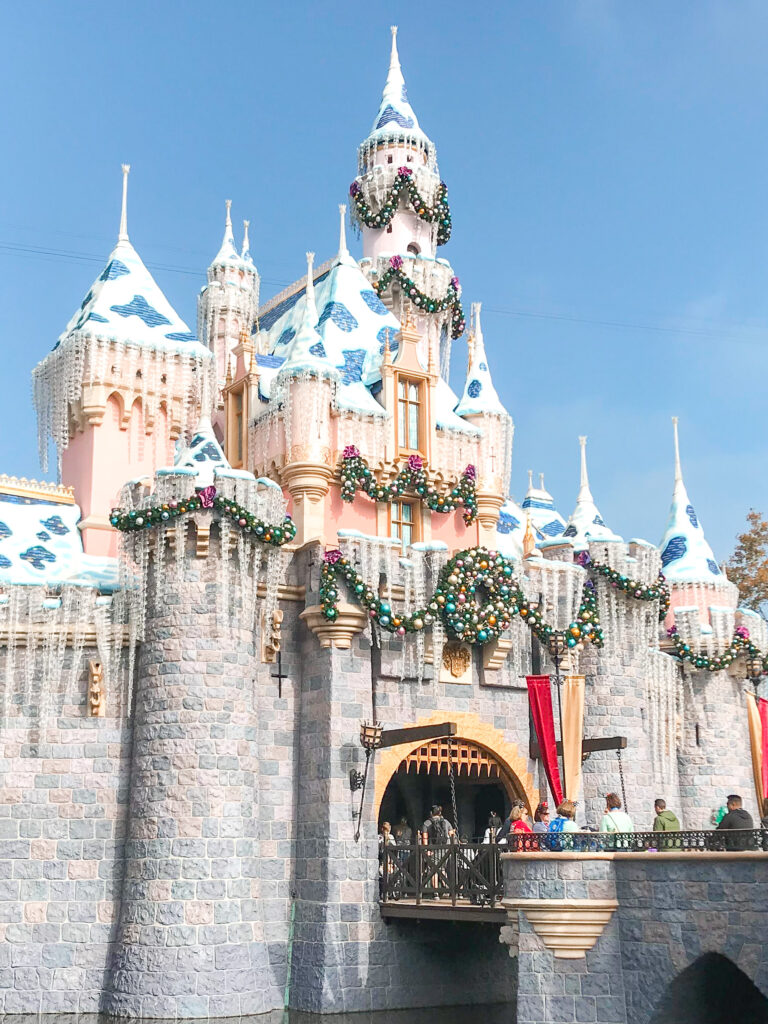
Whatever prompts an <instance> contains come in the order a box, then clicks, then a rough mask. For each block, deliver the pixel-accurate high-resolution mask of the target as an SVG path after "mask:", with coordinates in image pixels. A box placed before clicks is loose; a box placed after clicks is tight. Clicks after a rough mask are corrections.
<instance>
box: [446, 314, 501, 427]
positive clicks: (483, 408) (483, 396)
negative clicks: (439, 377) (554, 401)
mask: <svg viewBox="0 0 768 1024" xmlns="http://www.w3.org/2000/svg"><path fill="white" fill-rule="evenodd" d="M481 308H482V304H481V303H479V302H473V303H472V321H471V330H470V335H469V340H468V342H467V347H468V348H469V362H468V365H467V379H466V381H465V383H464V393H463V394H462V396H461V399H460V400H459V404H458V405H457V406H456V409H455V410H454V411H455V412H456V414H457V415H458V416H482V415H483V414H488V415H491V416H507V415H508V413H507V410H506V409H505V408H504V406H503V405H502V404H501V399H500V398H499V395H498V392H497V391H496V388H495V387H494V385H493V380H492V379H491V371H490V370H489V369H488V357H487V356H486V354H485V340H484V339H483V328H482V324H481V322H480V310H481Z"/></svg>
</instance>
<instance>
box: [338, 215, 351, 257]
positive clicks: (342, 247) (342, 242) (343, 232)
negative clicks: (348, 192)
mask: <svg viewBox="0 0 768 1024" xmlns="http://www.w3.org/2000/svg"><path fill="white" fill-rule="evenodd" d="M346 213H347V206H346V203H339V255H338V257H337V259H338V260H339V262H341V261H342V260H343V259H345V258H346V257H348V256H349V249H348V248H347V228H346V224H345V223H344V218H345V216H346Z"/></svg>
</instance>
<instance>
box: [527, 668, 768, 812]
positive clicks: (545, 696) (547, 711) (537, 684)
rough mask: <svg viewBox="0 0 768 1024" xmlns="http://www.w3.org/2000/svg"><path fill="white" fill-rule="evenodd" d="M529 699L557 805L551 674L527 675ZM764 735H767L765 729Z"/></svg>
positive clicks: (558, 784)
mask: <svg viewBox="0 0 768 1024" xmlns="http://www.w3.org/2000/svg"><path fill="white" fill-rule="evenodd" d="M525 681H526V682H527V683H528V701H529V703H530V705H531V715H532V716H533V728H534V729H535V730H536V739H537V740H538V741H539V750H540V751H541V760H542V762H543V764H544V771H545V772H546V775H547V782H548V783H549V788H550V789H551V790H552V795H553V796H554V798H555V806H558V805H559V804H561V803H562V802H563V787H562V784H561V782H560V768H559V767H558V764H557V742H556V740H555V718H554V714H553V712H552V691H551V689H550V685H549V676H526V677H525ZM766 703H767V704H768V702H766ZM763 735H766V731H765V730H764V732H763Z"/></svg>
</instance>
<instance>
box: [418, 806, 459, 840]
mask: <svg viewBox="0 0 768 1024" xmlns="http://www.w3.org/2000/svg"><path fill="white" fill-rule="evenodd" d="M421 831H422V832H423V833H424V842H425V843H427V844H428V845H429V846H442V845H445V844H447V843H449V842H450V841H451V832H452V831H453V829H452V828H451V825H450V822H448V821H447V820H446V819H445V818H444V817H443V808H442V807H441V806H440V804H434V806H433V807H432V811H431V813H430V816H429V817H428V818H427V820H426V821H425V822H424V824H423V825H422V827H421Z"/></svg>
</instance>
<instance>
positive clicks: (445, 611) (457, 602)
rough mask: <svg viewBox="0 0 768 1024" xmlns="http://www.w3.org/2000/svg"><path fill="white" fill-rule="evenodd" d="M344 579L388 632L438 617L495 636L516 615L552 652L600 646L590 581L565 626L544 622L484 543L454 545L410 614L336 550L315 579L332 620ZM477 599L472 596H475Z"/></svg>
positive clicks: (413, 628) (480, 635)
mask: <svg viewBox="0 0 768 1024" xmlns="http://www.w3.org/2000/svg"><path fill="white" fill-rule="evenodd" d="M339 580H343V581H344V582H345V583H346V584H347V586H348V587H349V589H350V591H351V592H352V595H353V596H354V598H355V600H356V601H357V602H358V603H359V604H360V605H362V606H363V607H364V608H366V609H367V610H368V614H369V616H370V618H371V619H372V620H373V621H375V622H376V623H378V625H379V626H380V627H381V628H382V629H383V630H384V631H385V632H389V633H396V634H397V635H398V636H405V634H406V633H418V632H420V631H421V630H423V629H424V628H425V627H427V626H430V625H432V623H434V621H435V619H436V618H439V619H440V620H441V621H442V622H443V624H444V625H445V628H446V631H447V633H448V635H449V636H450V637H451V638H452V639H455V640H461V641H464V642H466V643H471V644H487V643H491V642H492V641H493V640H496V639H497V638H498V637H499V636H501V634H502V633H503V632H504V631H505V630H506V629H508V628H509V625H510V622H511V620H512V619H513V618H514V616H515V615H519V616H520V617H521V618H522V619H523V620H524V621H525V622H526V623H527V625H528V626H529V628H530V630H531V632H532V633H533V634H534V635H535V636H536V637H537V638H538V640H539V642H540V643H542V644H543V645H544V646H545V647H547V648H548V649H549V650H550V651H551V652H552V653H555V652H558V651H559V653H561V654H562V652H563V651H564V650H565V649H568V648H573V647H576V645H577V644H579V643H591V644H593V645H594V646H596V647H602V644H603V632H602V629H601V627H600V617H599V613H598V609H597V599H596V595H595V589H594V584H593V583H592V581H591V580H587V581H586V583H585V585H584V591H583V593H582V601H581V606H580V608H579V613H578V615H577V617H576V619H575V620H574V621H573V622H572V623H571V624H570V625H569V626H568V628H567V629H565V630H556V629H554V627H552V626H550V625H549V624H548V623H546V622H544V620H543V619H542V617H541V612H540V611H539V610H538V609H537V608H535V607H533V606H532V605H531V603H530V602H529V601H528V600H527V599H526V597H525V594H524V593H523V591H522V589H521V587H520V584H519V583H518V582H517V580H516V579H515V577H514V570H513V566H512V562H511V561H510V560H509V559H508V558H505V557H504V555H501V554H499V553H498V552H496V551H489V550H488V549H487V548H480V547H477V548H469V549H468V550H466V551H459V552H458V553H457V554H456V555H454V556H453V558H451V559H450V560H449V561H448V562H446V564H445V565H444V566H443V568H442V569H441V570H440V575H439V577H438V585H437V588H436V589H435V592H434V593H433V594H432V597H431V598H430V599H429V601H428V603H427V605H426V607H424V608H419V609H417V610H416V611H414V612H411V613H410V614H407V613H397V612H396V611H393V609H392V607H391V606H390V605H389V603H388V602H387V601H383V600H382V599H381V598H380V597H379V595H378V593H377V588H375V587H374V586H372V585H371V584H369V583H366V581H365V580H364V579H363V577H362V576H361V575H360V573H359V572H358V571H357V569H356V568H355V566H354V565H352V564H351V562H350V561H349V559H348V558H345V557H344V556H343V555H342V553H341V551H338V550H336V551H329V552H327V553H326V555H325V562H324V564H323V571H322V576H321V579H320V600H321V603H322V610H323V615H324V616H325V618H326V619H328V620H329V621H330V622H333V621H334V620H335V619H336V618H337V617H338V614H339V611H338V601H339V588H338V582H339ZM476 599H477V600H476Z"/></svg>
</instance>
